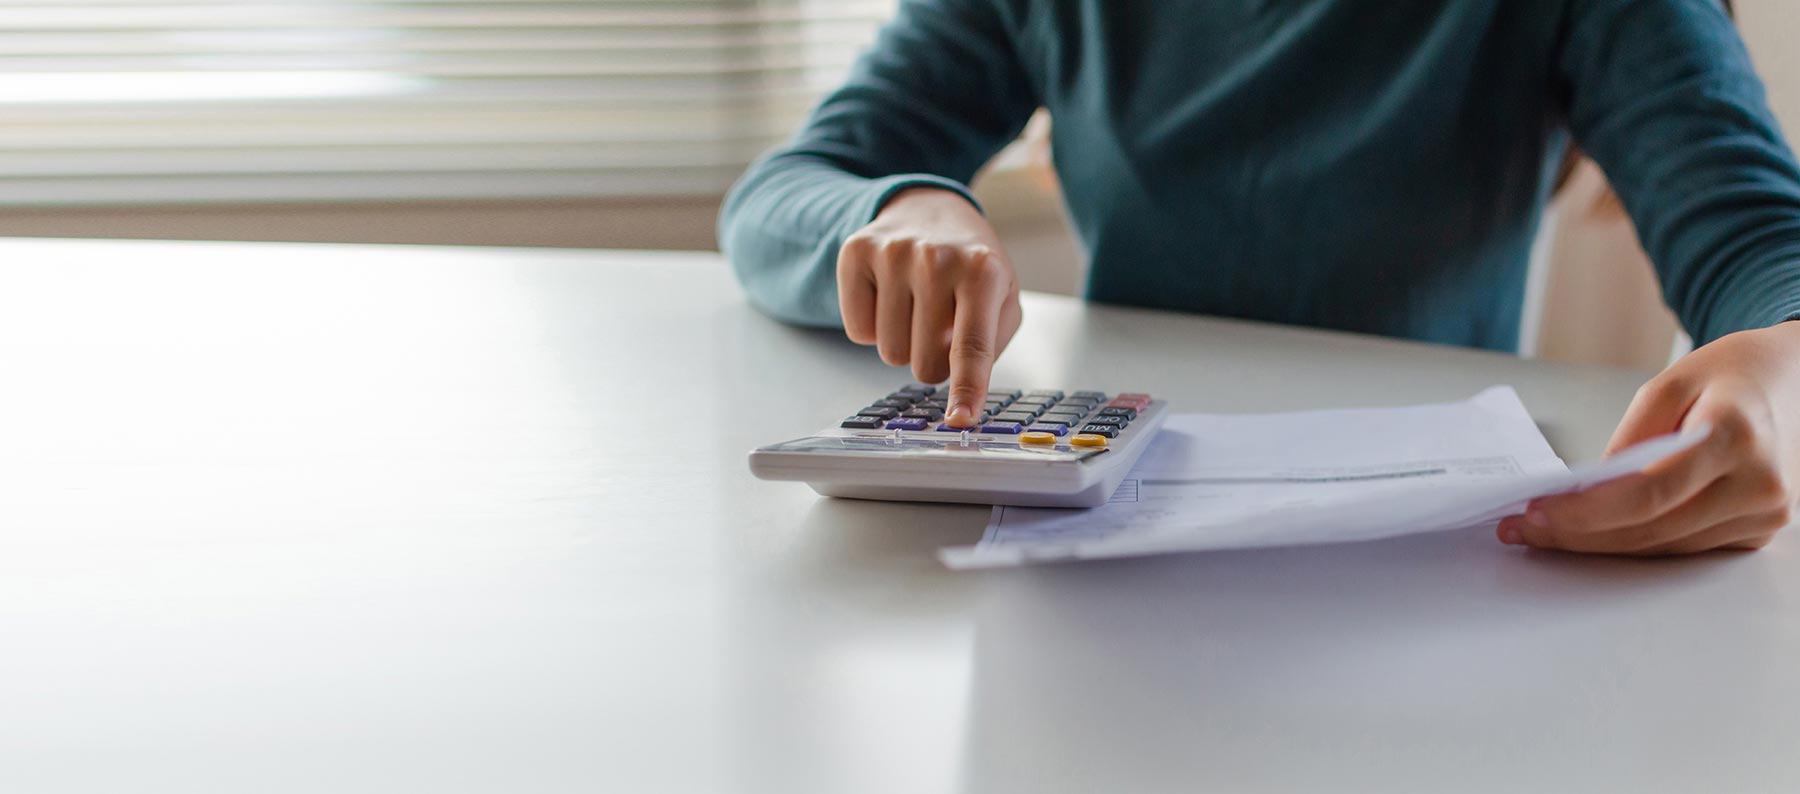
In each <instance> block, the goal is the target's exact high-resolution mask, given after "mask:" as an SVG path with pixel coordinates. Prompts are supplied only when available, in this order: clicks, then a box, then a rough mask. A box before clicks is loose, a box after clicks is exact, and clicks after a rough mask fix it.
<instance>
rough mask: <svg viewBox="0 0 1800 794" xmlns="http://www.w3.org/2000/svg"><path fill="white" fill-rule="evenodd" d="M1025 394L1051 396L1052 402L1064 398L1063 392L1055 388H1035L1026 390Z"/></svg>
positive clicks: (1029, 395)
mask: <svg viewBox="0 0 1800 794" xmlns="http://www.w3.org/2000/svg"><path fill="white" fill-rule="evenodd" d="M1025 396H1026V397H1048V398H1050V402H1056V401H1057V400H1060V399H1062V398H1063V393H1062V392H1060V391H1057V390H1055V389H1033V390H1031V391H1028V392H1025Z"/></svg>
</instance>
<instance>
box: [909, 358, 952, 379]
mask: <svg viewBox="0 0 1800 794" xmlns="http://www.w3.org/2000/svg"><path fill="white" fill-rule="evenodd" d="M949 369H950V368H949V367H948V366H947V365H946V364H945V363H944V362H942V361H938V360H935V359H933V360H927V359H923V358H915V359H913V377H916V378H918V379H919V382H920V383H938V382H941V381H943V379H944V378H945V377H947V376H948V375H949V374H950V373H949Z"/></svg>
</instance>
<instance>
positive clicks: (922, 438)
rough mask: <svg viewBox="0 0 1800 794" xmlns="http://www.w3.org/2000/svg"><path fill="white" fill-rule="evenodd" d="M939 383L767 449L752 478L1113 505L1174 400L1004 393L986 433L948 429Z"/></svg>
mask: <svg viewBox="0 0 1800 794" xmlns="http://www.w3.org/2000/svg"><path fill="white" fill-rule="evenodd" d="M944 410H945V399H944V395H943V393H941V392H940V391H939V390H938V388H937V387H935V386H929V385H924V384H916V383H915V384H908V385H905V386H902V387H900V388H899V389H897V390H895V391H894V392H892V393H890V394H888V395H886V396H883V397H879V398H877V399H875V400H872V401H870V402H869V404H868V407H866V408H863V409H861V410H858V411H857V412H856V413H855V414H853V415H851V416H849V417H847V418H845V419H844V420H842V421H840V422H838V423H837V424H836V425H835V426H832V427H827V428H825V429H823V430H820V431H818V432H816V433H814V434H812V435H810V436H807V437H805V438H797V439H794V440H792V441H783V442H781V443H779V444H771V445H769V446H766V447H759V448H757V449H755V450H753V451H751V453H750V471H751V473H752V474H754V475H756V476H757V477H759V478H761V479H764V480H793V481H800V482H804V483H806V484H807V485H810V486H812V489H813V490H815V491H818V492H819V493H821V494H825V495H826V496H846V497H852V498H857V499H886V500H899V501H913V502H967V503H973V504H987V505H1026V506H1035V507H1093V506H1095V505H1100V504H1104V503H1105V502H1106V501H1107V499H1108V498H1110V497H1111V496H1112V494H1113V491H1114V490H1115V489H1117V488H1118V487H1119V483H1120V481H1122V480H1124V478H1125V473H1126V472H1127V471H1129V470H1130V469H1131V466H1132V464H1133V463H1135V462H1136V461H1137V459H1138V457H1139V456H1141V455H1143V453H1144V448H1145V447H1146V446H1147V445H1148V444H1149V443H1150V440H1151V438H1152V437H1154V436H1155V435H1156V431H1157V430H1158V429H1160V428H1161V427H1162V423H1163V419H1164V417H1165V416H1166V414H1167V412H1168V404H1167V403H1166V402H1165V401H1163V400H1157V399H1153V398H1151V396H1150V395H1148V394H1144V393H1142V392H1127V393H1123V394H1112V395H1108V394H1106V393H1105V392H1099V391H1069V392H1064V391H1061V390H1057V389H1035V390H1030V391H1026V390H1022V389H1007V388H1001V389H996V390H994V391H992V392H989V393H988V396H987V404H986V407H985V410H983V411H982V412H981V415H980V416H979V417H978V419H979V420H980V421H978V422H977V423H976V425H975V426H974V427H970V428H958V427H950V426H948V425H946V424H944Z"/></svg>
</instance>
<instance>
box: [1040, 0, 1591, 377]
mask: <svg viewBox="0 0 1800 794" xmlns="http://www.w3.org/2000/svg"><path fill="white" fill-rule="evenodd" d="M1561 6H1562V0H1063V1H1062V2H1030V1H1029V0H1026V1H1025V2H1020V3H1018V4H1017V5H1016V6H1015V10H1016V11H1017V13H1019V14H1020V15H1021V16H1020V17H1019V18H1018V21H1019V22H1020V24H1021V25H1022V28H1021V29H1022V35H1021V37H1020V40H1019V41H1018V47H1019V53H1018V56H1019V58H1020V60H1021V61H1022V62H1023V64H1024V68H1025V70H1026V71H1027V72H1028V73H1029V74H1030V76H1031V79H1032V80H1034V81H1035V82H1036V86H1035V88H1036V89H1037V90H1038V91H1039V93H1040V96H1041V98H1042V100H1043V102H1044V103H1045V105H1046V106H1047V107H1048V108H1049V111H1050V113H1051V116H1052V119H1053V130H1054V131H1053V133H1052V138H1053V148H1054V156H1055V161H1056V166H1057V170H1058V173H1059V175H1060V177H1061V179H1062V183H1063V190H1064V193H1065V194H1066V200H1067V202H1068V207H1069V211H1070V215H1071V217H1072V220H1073V222H1074V224H1075V226H1076V228H1077V231H1078V232H1079V234H1080V236H1081V238H1082V240H1083V242H1084V243H1085V244H1086V245H1087V247H1088V249H1089V253H1090V254H1091V262H1092V265H1091V271H1090V273H1089V279H1088V295H1089V297H1090V298H1092V299H1095V300H1099V301H1106V302H1119V303H1130V304H1136V305H1148V306H1159V307H1168V308H1179V309H1184V310H1190V311H1200V312H1207V313H1213V314H1221V315H1228V316H1238V317H1249V318H1254V319H1264V320H1274V321H1280V322H1289V323H1299V324H1305V325H1314V326H1321V327H1329V328H1340V329H1346V330H1353V331H1364V332H1371V333H1382V334H1388V335H1394V336H1404V337H1412V338H1419V339H1429V340H1433V341H1441V342H1450V343H1457V344H1466V345H1475V346H1482V347H1491V348H1501V349H1510V348H1512V347H1513V346H1514V345H1515V344H1516V339H1517V335H1518V320H1519V309H1520V301H1521V295H1522V292H1523V284H1524V273H1525V265H1526V261H1527V258H1528V252H1529V249H1530V244H1531V240H1532V236H1533V233H1534V230H1535V228H1536V225H1537V219H1538V216H1539V214H1540V212H1541V210H1542V207H1543V202H1544V197H1545V194H1546V192H1547V189H1548V183H1549V181H1550V179H1551V176H1552V172H1553V168H1554V164H1555V162H1556V161H1557V160H1558V159H1559V158H1560V155H1561V151H1562V146H1563V142H1564V141H1565V140H1566V135H1565V134H1564V133H1562V132H1561V126H1560V114H1559V113H1558V112H1557V111H1556V107H1557V105H1558V102H1557V101H1556V100H1555V98H1554V95H1555V93H1556V91H1555V87H1554V59H1555V57H1556V52H1555V48H1556V37H1557V35H1558V26H1559V24H1560V19H1561V16H1562V14H1561V11H1562V9H1561Z"/></svg>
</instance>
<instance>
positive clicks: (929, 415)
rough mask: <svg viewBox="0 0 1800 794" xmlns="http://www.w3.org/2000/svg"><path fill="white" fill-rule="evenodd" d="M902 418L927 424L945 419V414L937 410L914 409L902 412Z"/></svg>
mask: <svg viewBox="0 0 1800 794" xmlns="http://www.w3.org/2000/svg"><path fill="white" fill-rule="evenodd" d="M900 416H901V418H903V419H923V420H925V421H927V422H936V421H937V420H939V419H942V418H944V412H943V411H940V410H938V409H936V408H912V409H908V410H906V411H903V412H901V414H900Z"/></svg>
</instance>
